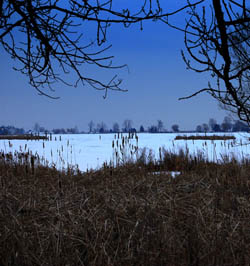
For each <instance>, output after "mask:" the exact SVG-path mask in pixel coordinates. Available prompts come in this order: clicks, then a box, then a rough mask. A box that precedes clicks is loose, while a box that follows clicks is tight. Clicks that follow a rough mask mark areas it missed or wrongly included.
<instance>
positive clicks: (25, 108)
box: [0, 1, 226, 130]
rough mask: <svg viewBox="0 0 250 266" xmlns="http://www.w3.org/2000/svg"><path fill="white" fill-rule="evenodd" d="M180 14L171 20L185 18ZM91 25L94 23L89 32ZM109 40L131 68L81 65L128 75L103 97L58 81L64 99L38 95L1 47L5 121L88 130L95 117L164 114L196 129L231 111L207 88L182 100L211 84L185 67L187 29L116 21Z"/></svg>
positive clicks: (167, 120)
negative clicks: (184, 32)
mask: <svg viewBox="0 0 250 266" xmlns="http://www.w3.org/2000/svg"><path fill="white" fill-rule="evenodd" d="M180 2H182V1H180ZM176 3H178V1H176ZM174 7H175V6H173V8H174ZM181 17H182V18H183V15H182V16H177V17H175V18H173V19H172V21H173V22H177V23H181ZM91 30H92V28H91V27H90V28H89V32H90V35H91V34H92V33H91ZM93 34H95V32H93ZM87 38H88V36H87ZM91 38H92V36H90V37H89V39H91ZM107 44H112V45H113V46H112V48H111V49H110V50H109V51H108V52H107V55H114V56H115V59H114V63H115V64H118V65H119V64H128V66H129V73H128V71H127V69H125V68H124V69H120V70H115V71H109V70H105V71H104V70H101V71H100V70H96V69H90V68H88V67H86V66H84V67H83V68H82V70H83V71H86V73H88V74H89V75H91V76H93V77H95V78H97V79H99V78H100V79H102V80H104V81H108V80H109V79H110V78H112V76H113V75H114V74H118V75H119V77H121V78H122V79H123V84H122V87H123V88H124V89H128V92H125V93H122V92H110V93H109V94H108V97H107V99H103V93H102V92H98V91H95V90H94V89H92V88H90V87H88V86H84V87H83V86H82V85H81V84H80V85H79V87H77V88H73V87H67V86H65V85H63V84H58V85H56V86H55V89H56V94H55V95H57V96H60V99H59V100H51V99H49V98H46V97H44V96H39V95H38V94H37V92H36V91H35V90H34V89H33V88H32V87H31V86H30V85H29V84H28V79H27V78H26V77H25V76H23V75H21V74H20V73H19V72H16V71H14V70H12V67H13V66H15V61H13V60H11V59H10V58H9V56H8V55H7V54H5V53H3V50H2V48H1V49H0V52H1V60H0V71H1V97H0V106H1V115H0V125H6V126H7V125H14V126H17V127H24V128H26V129H28V128H32V127H33V126H34V124H35V123H36V122H38V123H39V124H40V125H41V126H44V127H46V128H48V129H52V128H58V127H60V128H61V127H64V128H66V127H74V126H78V128H79V129H81V130H87V124H88V122H89V121H90V120H93V121H94V122H95V123H99V122H101V121H104V122H105V123H106V124H107V125H108V126H109V127H112V124H113V122H118V123H119V124H120V125H122V122H123V121H124V119H127V118H128V119H131V120H132V121H133V125H134V126H135V127H136V128H139V126H140V125H141V124H143V125H144V126H145V127H147V126H150V125H153V124H156V123H157V120H158V119H161V120H162V121H163V122H164V126H165V128H167V129H171V126H172V125H173V124H174V123H177V124H179V125H180V129H181V130H182V129H195V128H196V126H197V125H198V124H201V123H204V122H205V123H207V122H208V120H209V118H215V119H217V121H218V122H221V121H222V120H223V118H224V116H225V115H226V113H225V112H224V111H223V110H221V109H220V107H219V106H218V103H217V102H216V101H215V100H213V99H212V98H210V96H208V95H207V94H202V95H199V96H197V97H195V98H192V99H190V100H186V101H178V98H179V97H182V96H186V95H189V94H191V93H193V92H195V91H196V90H198V89H201V88H203V87H206V86H207V81H208V78H209V76H206V75H201V74H197V73H194V72H192V71H188V70H186V66H185V64H184V62H183V60H182V58H181V53H180V51H181V49H182V48H184V46H183V35H182V33H180V32H177V31H175V30H173V29H169V28H168V27H167V26H166V25H164V24H162V23H160V22H157V23H152V22H147V23H144V30H143V31H141V30H140V26H139V25H133V26H132V27H130V28H129V29H124V28H123V27H122V25H113V26H112V27H111V29H110V30H109V33H108V43H107Z"/></svg>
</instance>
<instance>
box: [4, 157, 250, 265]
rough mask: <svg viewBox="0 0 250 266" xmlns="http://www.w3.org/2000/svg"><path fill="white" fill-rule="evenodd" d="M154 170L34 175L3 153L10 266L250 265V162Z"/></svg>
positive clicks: (38, 171)
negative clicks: (171, 171) (178, 171)
mask: <svg viewBox="0 0 250 266" xmlns="http://www.w3.org/2000/svg"><path fill="white" fill-rule="evenodd" d="M23 156H25V155H23ZM169 156H170V155H169ZM171 156H173V155H171ZM171 156H170V157H168V159H166V160H168V163H171V160H178V157H171ZM182 156H183V157H182V158H180V159H179V160H180V161H183V160H185V156H186V155H185V154H184V155H182ZM26 161H27V163H25V162H26ZM151 163H152V164H153V162H151ZM173 164H174V163H173ZM187 164H188V162H187ZM147 167H148V166H147V165H146V164H145V165H144V164H141V165H138V164H135V163H133V162H129V163H127V164H124V165H121V166H118V167H116V168H114V167H111V166H106V167H103V168H102V169H100V170H98V171H90V172H88V173H81V172H80V171H75V170H74V169H72V170H71V169H70V168H68V169H67V170H65V171H57V170H56V169H55V168H53V167H52V168H49V167H44V166H40V165H39V164H36V163H35V170H34V171H32V163H31V161H29V160H28V159H27V160H26V159H25V158H24V159H23V160H21V159H20V161H18V160H13V158H9V157H8V158H7V155H4V154H1V156H0V204H1V208H0V235H1V241H0V265H13V266H15V265H27V266H29V265H32V266H34V265H39V266H40V265H95V266H96V265H247V264H248V263H249V261H250V230H249V220H250V202H249V198H250V182H249V173H250V162H249V161H247V160H245V161H244V163H243V162H242V163H239V162H237V161H234V160H233V161H227V162H224V163H222V164H215V163H213V164H211V163H206V161H205V160H203V161H202V159H200V161H199V162H197V164H196V165H195V166H192V167H189V168H188V167H187V168H186V171H185V172H182V174H181V175H179V176H178V177H176V178H172V177H171V176H170V175H169V174H166V173H164V172H162V174H160V175H157V176H156V175H153V174H151V172H150V171H148V168H147ZM188 169H189V170H188Z"/></svg>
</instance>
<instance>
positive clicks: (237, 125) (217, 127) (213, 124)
mask: <svg viewBox="0 0 250 266" xmlns="http://www.w3.org/2000/svg"><path fill="white" fill-rule="evenodd" d="M239 131H244V132H249V131H250V127H249V126H248V125H247V124H246V123H243V122H242V121H240V120H235V121H234V120H233V119H232V118H231V117H229V116H225V117H224V120H223V122H222V123H221V124H219V123H217V121H216V120H215V119H214V118H210V119H209V122H208V124H206V123H204V124H202V125H198V126H197V127H196V132H239Z"/></svg>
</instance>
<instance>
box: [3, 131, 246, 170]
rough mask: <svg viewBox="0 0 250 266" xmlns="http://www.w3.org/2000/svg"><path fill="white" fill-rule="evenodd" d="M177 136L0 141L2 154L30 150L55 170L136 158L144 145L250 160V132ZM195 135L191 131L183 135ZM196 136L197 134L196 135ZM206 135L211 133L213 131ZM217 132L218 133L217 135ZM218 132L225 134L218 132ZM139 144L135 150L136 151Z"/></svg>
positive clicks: (155, 149) (156, 150)
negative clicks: (222, 137)
mask: <svg viewBox="0 0 250 266" xmlns="http://www.w3.org/2000/svg"><path fill="white" fill-rule="evenodd" d="M176 135H183V134H171V133H166V134H165V133H164V134H149V133H141V134H137V137H138V138H136V137H135V136H134V137H133V139H128V135H127V134H122V137H123V138H122V137H121V134H119V139H118V135H117V134H101V135H99V134H79V135H61V136H59V135H53V136H52V141H42V140H39V141H35V140H32V141H30V140H29V141H26V140H11V141H8V140H0V151H3V152H5V153H8V152H12V153H14V152H15V151H17V152H32V154H37V155H39V157H40V160H41V162H42V163H43V164H46V165H52V164H53V165H55V166H56V167H57V168H58V169H62V168H67V166H69V165H74V166H76V165H77V166H78V167H79V169H80V170H82V171H86V170H87V169H97V168H99V167H101V166H102V165H103V163H104V162H108V163H109V162H111V163H113V164H114V165H115V164H116V163H117V158H118V157H119V158H120V162H121V161H122V159H124V160H126V159H128V158H131V157H133V158H135V157H136V156H137V155H138V154H139V153H140V150H141V149H143V148H146V149H147V151H149V150H150V149H151V150H152V151H153V153H154V155H155V157H156V158H159V148H160V147H164V148H165V149H166V150H171V151H174V152H178V150H179V149H180V148H182V149H183V150H188V152H189V153H190V154H197V153H198V152H199V153H202V154H203V155H204V156H205V157H206V158H208V159H209V160H211V161H221V159H222V157H223V156H229V157H232V156H234V157H236V158H238V159H239V160H241V159H242V158H249V159H250V145H246V144H247V143H249V142H250V141H249V134H247V133H230V134H227V135H234V136H235V137H236V141H233V140H227V141H221V140H218V141H211V140H206V141H204V140H195V141H192V140H174V138H175V136H176ZM186 135H194V134H186ZM196 135H197V134H196ZM207 135H214V134H213V133H211V134H209V133H207ZM217 135H218V134H217ZM219 135H225V133H220V134H219ZM136 147H138V151H136Z"/></svg>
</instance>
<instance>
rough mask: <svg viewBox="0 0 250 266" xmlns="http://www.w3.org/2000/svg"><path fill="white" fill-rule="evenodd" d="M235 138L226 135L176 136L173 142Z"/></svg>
mask: <svg viewBox="0 0 250 266" xmlns="http://www.w3.org/2000/svg"><path fill="white" fill-rule="evenodd" d="M235 139H236V138H235V136H228V135H223V136H220V135H212V136H208V135H203V136H201V135H197V136H194V135H191V136H187V135H184V136H176V137H175V140H235Z"/></svg>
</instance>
